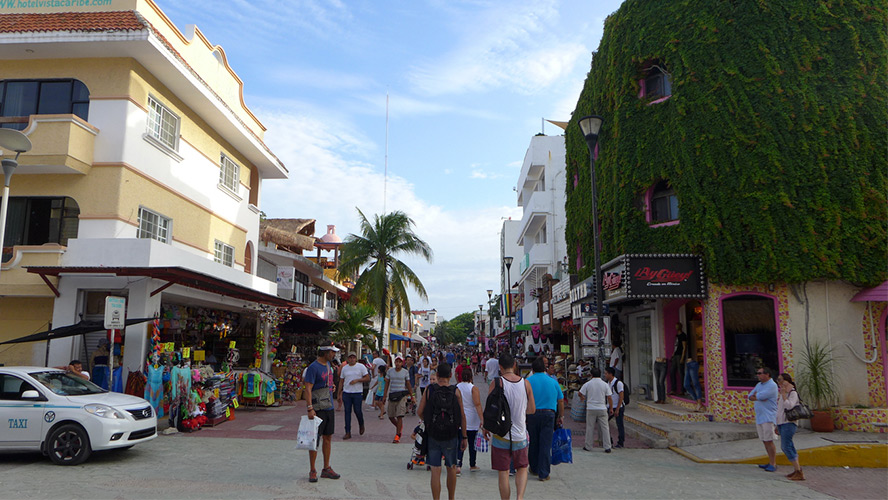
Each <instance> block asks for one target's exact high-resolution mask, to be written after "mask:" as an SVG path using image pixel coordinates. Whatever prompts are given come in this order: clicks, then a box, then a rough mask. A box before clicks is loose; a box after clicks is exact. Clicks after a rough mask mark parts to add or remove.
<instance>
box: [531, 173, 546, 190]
mask: <svg viewBox="0 0 888 500" xmlns="http://www.w3.org/2000/svg"><path fill="white" fill-rule="evenodd" d="M533 190H534V191H545V190H546V173H545V172H543V174H542V175H540V180H538V181H537V183H536V185H535V186H534V187H533Z"/></svg>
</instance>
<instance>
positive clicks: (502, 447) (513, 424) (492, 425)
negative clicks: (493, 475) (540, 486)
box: [484, 352, 536, 500]
mask: <svg viewBox="0 0 888 500" xmlns="http://www.w3.org/2000/svg"><path fill="white" fill-rule="evenodd" d="M515 368H516V364H515V358H514V357H512V355H511V354H509V353H507V352H504V353H502V354H500V357H499V370H500V373H501V374H502V376H501V377H497V378H495V379H494V380H493V382H492V383H491V384H490V392H489V393H488V394H489V395H488V396H487V405H486V406H485V408H484V438H485V439H487V438H489V437H490V434H493V437H492V439H491V441H490V465H491V467H492V468H493V470H495V471H497V472H498V475H499V492H500V498H509V497H511V494H512V492H511V490H510V487H509V466H510V464H511V465H513V466H514V467H515V470H516V475H515V489H516V490H517V494H518V495H517V498H518V500H521V499H522V498H524V490H525V489H526V488H527V467H528V465H529V458H528V440H527V415H528V414H534V413H535V412H536V405H535V403H534V399H533V389H531V387H530V383H529V382H528V381H527V380H525V379H523V378H521V377H520V376H519V375H518V374H516V373H515Z"/></svg>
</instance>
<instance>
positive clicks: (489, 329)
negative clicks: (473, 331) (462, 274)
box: [484, 289, 496, 347]
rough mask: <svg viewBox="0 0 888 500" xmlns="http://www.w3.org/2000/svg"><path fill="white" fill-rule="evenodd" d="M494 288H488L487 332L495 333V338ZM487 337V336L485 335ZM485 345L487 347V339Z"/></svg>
mask: <svg viewBox="0 0 888 500" xmlns="http://www.w3.org/2000/svg"><path fill="white" fill-rule="evenodd" d="M492 296H493V290H492V289H491V290H487V325H488V326H487V334H488V335H493V338H496V332H494V331H493V307H492V306H493V302H492V301H493V298H492ZM485 339H486V337H485ZM484 346H485V347H487V342H486V340H485V343H484Z"/></svg>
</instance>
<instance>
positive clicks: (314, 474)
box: [308, 470, 318, 483]
mask: <svg viewBox="0 0 888 500" xmlns="http://www.w3.org/2000/svg"><path fill="white" fill-rule="evenodd" d="M308 482H309V483H316V482H318V471H316V470H313V471H311V472H309V473H308Z"/></svg>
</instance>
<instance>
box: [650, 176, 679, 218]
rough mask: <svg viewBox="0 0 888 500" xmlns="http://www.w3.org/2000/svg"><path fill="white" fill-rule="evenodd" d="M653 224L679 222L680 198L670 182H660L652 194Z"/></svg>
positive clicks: (651, 216)
mask: <svg viewBox="0 0 888 500" xmlns="http://www.w3.org/2000/svg"><path fill="white" fill-rule="evenodd" d="M649 208H650V220H649V221H648V222H651V223H654V224H656V223H659V222H669V221H677V220H678V197H677V196H676V195H675V190H674V189H672V186H671V185H670V184H669V181H660V182H658V183H657V184H655V185H654V187H653V189H652V190H651V193H650V206H649Z"/></svg>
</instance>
